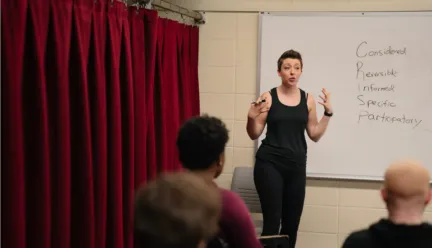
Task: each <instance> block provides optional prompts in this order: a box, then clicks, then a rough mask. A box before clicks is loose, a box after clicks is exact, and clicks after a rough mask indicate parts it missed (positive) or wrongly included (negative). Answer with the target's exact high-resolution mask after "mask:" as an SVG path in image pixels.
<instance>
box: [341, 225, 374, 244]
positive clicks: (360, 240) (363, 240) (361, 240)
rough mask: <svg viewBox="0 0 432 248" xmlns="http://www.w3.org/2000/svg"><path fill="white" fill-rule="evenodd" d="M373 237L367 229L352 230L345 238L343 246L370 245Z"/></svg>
mask: <svg viewBox="0 0 432 248" xmlns="http://www.w3.org/2000/svg"><path fill="white" fill-rule="evenodd" d="M371 242H372V241H371V238H370V236H369V232H368V230H367V229H363V230H358V231H355V232H352V233H351V234H350V235H348V237H347V238H346V239H345V241H344V243H343V246H342V248H356V247H359V248H360V247H370V246H371Z"/></svg>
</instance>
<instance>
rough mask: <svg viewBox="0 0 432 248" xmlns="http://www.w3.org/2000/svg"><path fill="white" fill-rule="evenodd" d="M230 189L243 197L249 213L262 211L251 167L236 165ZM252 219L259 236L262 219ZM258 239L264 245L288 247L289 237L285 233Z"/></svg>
mask: <svg viewBox="0 0 432 248" xmlns="http://www.w3.org/2000/svg"><path fill="white" fill-rule="evenodd" d="M231 191H233V192H235V193H237V194H238V195H239V196H240V197H241V198H242V199H243V201H244V202H245V204H246V206H247V208H248V209H249V212H250V213H251V214H260V213H262V210H261V203H260V200H259V196H258V193H257V191H256V188H255V183H254V178H253V168H252V167H236V168H235V169H234V173H233V179H232V183H231ZM253 221H254V225H255V231H256V233H257V235H258V236H260V235H261V230H262V226H263V221H262V219H260V220H257V219H256V218H253ZM259 239H260V241H261V243H262V244H263V245H264V247H288V240H289V238H288V236H287V235H275V236H260V237H259Z"/></svg>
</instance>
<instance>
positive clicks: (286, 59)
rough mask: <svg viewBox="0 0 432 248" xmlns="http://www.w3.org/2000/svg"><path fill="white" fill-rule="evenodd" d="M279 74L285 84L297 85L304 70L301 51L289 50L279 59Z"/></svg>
mask: <svg viewBox="0 0 432 248" xmlns="http://www.w3.org/2000/svg"><path fill="white" fill-rule="evenodd" d="M277 66H278V70H277V72H278V75H279V76H280V77H281V80H282V84H284V85H285V86H296V85H297V83H298V80H299V78H300V76H301V74H302V71H303V59H302V56H301V54H300V53H299V52H297V51H294V50H288V51H286V52H284V53H283V54H282V55H281V56H280V57H279V59H278V62H277Z"/></svg>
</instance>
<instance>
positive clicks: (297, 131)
mask: <svg viewBox="0 0 432 248" xmlns="http://www.w3.org/2000/svg"><path fill="white" fill-rule="evenodd" d="M270 95H271V97H272V105H271V107H270V110H269V112H268V114H267V121H266V123H267V133H266V137H265V139H263V141H262V143H261V146H260V147H259V149H258V151H257V154H256V157H257V158H258V159H261V160H265V161H268V162H270V163H273V164H277V165H283V166H290V167H292V168H293V169H295V168H296V167H297V168H304V167H305V166H306V160H307V143H306V138H305V130H306V125H307V122H308V116H309V110H308V106H307V96H306V92H304V91H303V90H302V89H300V103H299V104H298V105H297V106H287V105H285V104H283V103H281V102H280V101H279V97H278V95H277V91H276V88H273V89H271V91H270Z"/></svg>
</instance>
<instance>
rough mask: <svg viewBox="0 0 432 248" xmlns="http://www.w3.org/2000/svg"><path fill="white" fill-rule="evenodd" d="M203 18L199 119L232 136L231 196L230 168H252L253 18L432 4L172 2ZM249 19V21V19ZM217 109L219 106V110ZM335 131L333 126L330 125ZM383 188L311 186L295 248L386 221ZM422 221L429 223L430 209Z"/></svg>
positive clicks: (321, 246)
mask: <svg viewBox="0 0 432 248" xmlns="http://www.w3.org/2000/svg"><path fill="white" fill-rule="evenodd" d="M173 2H176V3H178V4H183V6H185V7H189V8H193V9H198V10H204V11H206V18H207V23H206V24H205V25H203V26H202V27H201V30H200V51H199V52H200V62H199V79H200V94H201V111H202V112H205V113H209V114H211V115H215V116H218V117H221V118H222V119H223V120H224V121H225V122H226V123H227V125H228V127H229V129H230V131H231V132H230V141H229V143H228V148H227V150H226V156H227V164H226V168H225V171H224V174H222V175H221V177H220V178H219V179H218V180H217V181H218V183H219V185H221V186H222V187H226V188H229V187H230V185H231V177H232V171H233V168H235V167H236V166H253V164H254V149H253V142H252V141H251V140H250V139H249V138H248V137H247V134H246V131H245V128H246V116H247V111H248V108H249V105H248V104H245V103H247V102H248V101H250V100H253V99H254V98H255V96H256V69H257V31H258V29H257V27H258V14H257V13H251V12H253V11H255V12H257V11H270V10H279V11H292V10H305V11H319V10H330V11H340V10H348V11H349V10H351V11H356V10H358V11H367V10H377V11H385V10H399V11H404V10H432V0H405V1H401V0H298V1H296V0H294V1H293V0H291V1H290V0H177V1H176V0H173ZM246 12H249V13H246ZM215 102H216V104H215ZM330 125H331V124H330ZM380 186H381V185H380V184H379V183H371V182H356V181H337V180H308V183H307V193H306V202H305V208H304V214H303V217H302V220H301V225H300V233H299V238H298V248H315V247H316V248H336V247H340V246H341V244H342V242H343V240H344V239H345V237H346V235H347V234H349V233H350V232H352V231H354V230H356V229H360V228H364V227H366V226H368V225H369V224H370V223H372V222H374V221H376V220H377V219H378V218H380V217H383V216H386V210H385V208H384V204H383V203H382V201H381V199H380V196H379V191H378V190H379V188H380ZM425 219H427V220H429V221H432V207H431V206H429V208H428V212H427V213H426V215H425Z"/></svg>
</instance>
